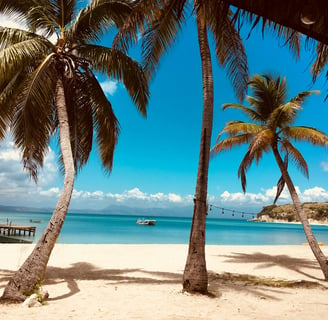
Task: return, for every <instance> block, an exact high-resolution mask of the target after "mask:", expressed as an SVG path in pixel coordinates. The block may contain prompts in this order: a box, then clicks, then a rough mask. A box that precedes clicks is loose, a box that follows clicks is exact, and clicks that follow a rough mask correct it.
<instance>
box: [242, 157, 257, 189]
mask: <svg viewBox="0 0 328 320" xmlns="http://www.w3.org/2000/svg"><path fill="white" fill-rule="evenodd" d="M253 160H254V158H253V157H252V155H251V153H250V151H247V152H246V154H245V156H244V158H243V160H242V161H241V163H240V165H239V168H238V178H240V182H241V187H242V189H243V192H244V193H245V192H246V186H247V180H246V172H247V170H248V169H249V168H250V166H251V165H252V162H253Z"/></svg>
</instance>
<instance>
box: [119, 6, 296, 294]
mask: <svg viewBox="0 0 328 320" xmlns="http://www.w3.org/2000/svg"><path fill="white" fill-rule="evenodd" d="M190 4H192V5H193V8H192V13H193V15H194V16H195V18H196V24H197V34H198V43H199V50H200V58H201V66H202V80H203V117H202V128H201V137H200V152H199V162H198V172H197V180H196V190H195V196H194V211H193V220H192V227H191V231H190V240H189V251H188V257H187V261H186V265H185V269H184V274H183V290H184V291H188V292H190V293H192V292H199V293H207V285H208V279H207V270H206V260H205V226H206V215H207V182H208V168H209V158H210V143H211V136H212V122H213V100H214V94H213V75H212V63H211V50H210V45H209V41H208V39H209V38H208V34H209V33H210V34H211V35H212V36H213V39H214V47H215V55H216V58H217V60H218V62H219V64H220V65H221V66H222V67H224V68H225V69H226V71H227V74H228V76H229V77H230V80H231V81H232V85H233V88H234V89H235V92H236V94H237V97H238V98H239V99H240V100H242V99H243V97H244V94H245V91H246V88H247V81H248V66H247V59H246V53H245V51H244V47H243V43H242V40H241V38H240V35H239V33H238V30H237V29H236V27H235V24H234V23H235V22H236V21H237V20H238V18H236V17H237V15H236V14H235V13H234V12H232V11H231V10H230V9H229V5H230V4H229V3H228V2H226V3H224V2H223V1H218V0H194V1H192V2H191V1H187V0H137V1H135V8H134V10H133V13H132V14H131V15H130V16H129V17H128V19H127V21H126V23H125V26H124V27H123V28H121V29H120V32H119V33H118V36H117V37H116V39H115V40H114V43H113V46H117V47H119V48H121V49H122V50H127V49H128V47H129V45H131V44H132V43H133V42H134V41H137V40H138V35H139V34H138V32H142V33H143V38H142V40H143V41H142V49H143V64H144V66H145V69H146V70H147V73H148V76H149V77H151V76H153V73H154V71H155V70H156V67H157V65H158V63H159V60H160V57H161V56H162V54H163V53H165V52H166V51H167V50H168V49H169V47H170V46H171V45H172V43H173V42H174V40H175V38H176V37H177V35H178V33H179V31H180V30H181V29H182V26H183V23H184V22H185V20H186V13H187V11H188V9H189V5H190ZM269 27H271V28H272V29H273V31H274V32H276V33H277V35H278V36H279V37H282V38H285V39H286V43H288V45H289V47H290V49H291V50H292V51H294V53H295V54H296V55H298V53H299V47H300V42H299V37H298V36H299V35H298V33H295V32H292V31H291V30H289V29H287V28H284V27H277V26H275V25H270V26H269Z"/></svg>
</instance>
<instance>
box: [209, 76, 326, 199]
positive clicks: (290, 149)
mask: <svg viewBox="0 0 328 320" xmlns="http://www.w3.org/2000/svg"><path fill="white" fill-rule="evenodd" d="M249 86H250V88H251V89H252V90H253V93H254V95H253V96H248V97H247V98H246V100H247V101H248V102H249V104H250V106H244V105H241V104H233V103H229V104H225V105H224V106H223V109H224V110H225V109H227V108H235V109H239V110H241V111H242V112H243V113H244V114H245V115H246V116H247V117H249V118H250V119H251V120H252V121H253V122H251V123H248V122H244V121H231V122H228V123H227V124H226V125H225V127H224V128H223V130H222V131H221V132H220V133H219V135H218V137H217V144H216V145H215V146H214V147H213V148H212V150H211V152H212V155H214V154H217V153H218V152H221V151H224V150H228V149H231V148H232V147H234V146H238V145H241V144H249V147H248V150H247V153H246V155H245V156H244V158H243V160H242V162H241V164H240V166H239V170H238V176H239V177H240V178H241V183H242V188H243V191H244V192H245V191H246V172H247V170H248V169H249V167H250V166H251V164H252V163H253V162H254V161H255V162H256V163H258V162H259V160H260V159H261V157H262V155H263V152H268V151H270V150H271V149H277V148H278V147H280V151H281V152H282V153H283V154H284V155H285V166H286V168H287V164H288V159H292V161H293V162H294V163H295V164H296V166H297V167H298V168H299V169H300V170H301V172H302V173H303V174H305V175H306V176H307V177H308V166H307V163H306V161H305V159H304V158H303V156H302V154H301V153H300V151H299V150H298V149H297V148H296V147H295V145H293V144H292V142H291V141H292V140H293V141H295V142H297V141H306V142H310V143H312V144H313V145H319V146H325V145H328V137H327V136H326V135H325V134H324V133H323V132H321V131H320V130H317V129H316V128H313V127H307V126H292V125H293V123H294V121H295V119H296V116H297V112H298V111H300V110H301V105H302V104H303V102H304V100H305V99H306V98H307V97H308V96H310V95H311V94H313V93H318V91H304V92H300V93H298V94H297V95H296V96H295V97H293V98H292V99H290V100H289V101H287V85H286V79H285V78H281V77H277V78H273V77H272V76H271V75H263V76H260V75H255V76H253V77H252V78H251V79H250V81H249ZM223 134H227V135H228V137H227V138H225V139H223V140H221V141H219V140H220V138H221V137H222V135H223ZM283 186H284V180H283V179H280V180H279V183H278V190H277V197H276V199H275V201H276V200H277V199H278V197H279V195H280V193H281V192H282V189H283Z"/></svg>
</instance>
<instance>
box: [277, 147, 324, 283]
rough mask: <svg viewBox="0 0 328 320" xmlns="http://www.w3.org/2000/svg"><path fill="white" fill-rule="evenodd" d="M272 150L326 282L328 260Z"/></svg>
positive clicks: (285, 172)
mask: <svg viewBox="0 0 328 320" xmlns="http://www.w3.org/2000/svg"><path fill="white" fill-rule="evenodd" d="M272 149H273V154H274V156H275V158H276V161H277V163H278V166H279V169H280V171H281V174H282V177H283V179H284V180H285V182H286V184H287V188H288V190H289V193H290V196H291V198H292V200H293V203H294V206H295V209H296V212H297V215H298V217H299V219H300V221H301V223H302V226H303V229H304V233H305V236H306V239H307V241H308V243H309V245H310V248H311V250H312V252H313V254H314V256H315V257H316V259H317V261H318V263H319V265H320V268H321V270H322V272H323V274H324V277H325V280H328V259H327V258H326V257H325V255H324V254H323V252H322V250H321V249H320V247H319V245H318V242H317V239H316V238H315V236H314V234H313V232H312V229H311V225H310V224H309V221H308V219H307V216H306V214H305V212H304V210H303V208H302V206H301V202H300V200H299V198H298V195H297V192H296V190H295V187H294V184H293V182H292V180H291V178H290V176H289V173H288V171H287V169H286V166H285V165H284V162H283V160H282V159H281V156H280V154H279V151H278V148H277V146H274V147H273V148H272Z"/></svg>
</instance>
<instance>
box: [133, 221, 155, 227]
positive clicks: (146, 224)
mask: <svg viewBox="0 0 328 320" xmlns="http://www.w3.org/2000/svg"><path fill="white" fill-rule="evenodd" d="M137 224H140V225H142V226H154V225H155V224H156V220H154V219H138V220H137Z"/></svg>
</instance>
